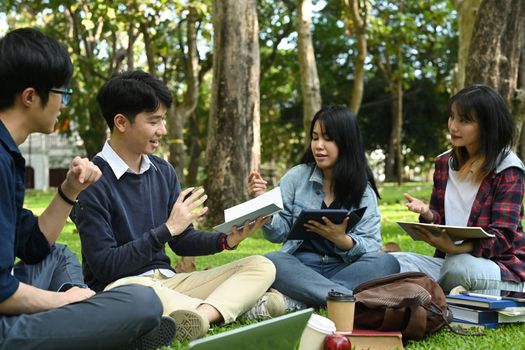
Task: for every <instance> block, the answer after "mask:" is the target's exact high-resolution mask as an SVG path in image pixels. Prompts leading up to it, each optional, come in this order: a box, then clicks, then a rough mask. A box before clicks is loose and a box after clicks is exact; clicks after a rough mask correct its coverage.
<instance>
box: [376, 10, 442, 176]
mask: <svg viewBox="0 0 525 350" xmlns="http://www.w3.org/2000/svg"><path fill="white" fill-rule="evenodd" d="M373 5H374V6H373V7H372V9H371V13H370V21H369V22H370V28H369V29H370V30H369V33H370V38H369V40H368V43H369V49H370V52H371V53H372V56H373V59H372V62H373V63H374V65H375V66H376V67H377V68H378V70H379V72H381V73H382V75H383V76H384V79H385V81H386V86H387V88H386V89H387V91H388V92H389V93H390V95H391V97H390V104H391V117H392V124H391V129H390V136H389V143H388V146H387V149H386V153H387V155H386V160H385V176H386V180H387V181H393V180H397V181H398V182H401V181H402V177H403V168H404V163H403V153H404V150H403V143H402V139H403V123H404V122H403V120H404V114H405V113H404V106H403V102H404V98H403V96H404V93H405V91H406V90H407V88H408V86H409V85H410V84H411V82H412V81H413V80H414V79H421V78H431V79H435V80H436V81H439V80H441V79H442V77H441V74H442V73H441V71H442V67H443V66H446V64H444V63H445V62H444V61H446V59H441V60H440V59H436V58H435V52H436V51H438V52H439V51H441V50H442V48H441V46H442V45H443V43H442V40H443V38H446V37H447V35H448V34H447V32H449V31H450V28H448V27H447V22H446V19H447V18H450V17H449V13H450V8H449V6H450V5H449V4H448V3H447V2H444V1H439V2H438V1H436V2H426V1H417V2H416V1H397V2H396V3H395V4H393V3H392V2H389V1H375V2H374V3H373Z"/></svg>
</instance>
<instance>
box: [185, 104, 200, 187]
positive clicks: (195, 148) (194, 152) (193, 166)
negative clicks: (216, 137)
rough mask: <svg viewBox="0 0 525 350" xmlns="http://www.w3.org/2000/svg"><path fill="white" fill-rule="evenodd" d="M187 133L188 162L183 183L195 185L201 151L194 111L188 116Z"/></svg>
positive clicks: (189, 185) (188, 185)
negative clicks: (188, 137)
mask: <svg viewBox="0 0 525 350" xmlns="http://www.w3.org/2000/svg"><path fill="white" fill-rule="evenodd" d="M189 121H190V125H189V133H190V135H191V143H190V149H189V152H188V153H189V155H190V159H189V162H188V174H187V175H186V176H185V184H186V186H187V187H191V186H196V185H197V175H198V173H199V163H200V162H199V159H200V157H201V153H202V147H201V145H200V140H201V137H202V136H201V133H200V131H199V127H198V122H197V115H196V113H195V112H193V113H192V115H191V117H190V120H189Z"/></svg>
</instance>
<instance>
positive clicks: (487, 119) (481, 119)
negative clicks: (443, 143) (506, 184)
mask: <svg viewBox="0 0 525 350" xmlns="http://www.w3.org/2000/svg"><path fill="white" fill-rule="evenodd" d="M452 109H454V110H455V112H456V113H457V115H458V116H459V117H460V118H461V119H463V120H465V121H472V122H477V123H478V125H479V150H478V154H477V155H476V156H475V157H476V159H477V160H478V161H479V166H476V168H475V170H474V179H476V180H478V181H481V180H482V179H483V178H484V177H486V176H487V175H488V174H490V173H492V172H493V171H494V169H496V167H497V165H498V164H497V162H498V156H499V155H500V154H502V153H503V154H505V152H509V151H510V147H511V146H512V144H513V140H514V119H512V115H511V114H510V111H509V109H508V108H507V105H506V104H505V101H504V100H503V98H502V97H501V95H500V94H499V93H498V92H497V91H496V90H495V89H493V88H491V87H489V86H486V85H472V86H469V87H466V88H464V89H463V90H461V91H459V92H458V93H457V94H456V95H454V96H452V97H451V98H450V101H449V104H448V112H449V115H452ZM453 150H454V152H452V168H453V169H455V170H460V172H461V170H462V169H461V168H462V167H463V166H464V165H465V164H469V160H470V161H472V160H473V159H469V154H468V152H467V150H466V148H465V147H453ZM501 159H503V158H501Z"/></svg>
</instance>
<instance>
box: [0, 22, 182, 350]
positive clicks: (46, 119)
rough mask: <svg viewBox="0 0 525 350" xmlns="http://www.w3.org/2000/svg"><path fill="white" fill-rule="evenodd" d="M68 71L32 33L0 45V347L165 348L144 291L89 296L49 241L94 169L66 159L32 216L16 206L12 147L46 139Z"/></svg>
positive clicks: (156, 307) (157, 316) (162, 321)
mask: <svg viewBox="0 0 525 350" xmlns="http://www.w3.org/2000/svg"><path fill="white" fill-rule="evenodd" d="M72 72H73V67H72V64H71V60H70V58H69V55H68V53H67V51H66V49H65V48H64V47H63V46H62V45H60V44H59V43H58V42H57V41H55V40H54V39H52V38H50V37H48V36H45V35H43V34H42V33H40V32H39V31H37V30H34V29H29V28H24V29H18V30H14V31H12V32H10V33H8V34H7V35H6V36H5V37H3V38H2V39H0V81H1V82H2V83H1V84H0V194H1V197H2V199H1V201H0V350H3V349H33V348H38V349H71V348H75V349H122V348H132V349H154V348H156V347H158V346H161V345H169V344H170V343H171V340H172V339H173V337H174V335H175V323H174V322H173V320H172V319H170V318H164V317H162V316H161V315H162V304H161V303H160V300H159V299H158V297H157V296H156V294H155V293H154V292H153V290H152V289H151V288H148V287H143V286H137V285H131V286H124V287H122V288H117V289H114V290H112V291H109V292H104V293H100V294H96V295H95V292H94V291H92V290H91V289H89V288H85V286H84V284H83V278H82V271H81V268H80V264H79V262H78V260H77V259H76V257H75V255H74V254H73V253H72V252H71V251H70V250H69V249H67V248H66V247H65V246H64V245H59V244H55V242H56V240H57V238H58V236H59V234H60V232H61V230H62V228H63V227H64V224H65V222H66V219H67V217H68V215H69V213H70V211H71V208H72V207H73V205H74V204H75V203H76V200H75V198H76V197H77V196H78V194H79V193H80V192H81V191H82V190H84V189H85V188H87V187H88V186H90V185H91V184H92V183H94V182H96V181H97V180H98V179H99V177H100V176H101V172H100V170H99V168H98V167H97V166H95V165H94V164H93V163H91V162H90V161H89V160H88V159H85V158H80V157H76V158H75V159H73V161H72V162H71V165H70V168H69V171H68V173H67V175H66V179H65V180H64V182H63V183H62V184H61V185H60V186H59V187H58V193H57V195H55V197H54V198H53V200H52V201H51V203H50V204H49V206H48V207H47V209H46V210H45V211H44V212H43V213H42V215H40V216H39V217H36V216H34V215H33V213H32V212H31V211H29V210H27V209H24V208H23V207H22V206H23V202H24V190H25V189H24V168H25V160H24V158H23V157H22V155H21V153H20V150H19V148H18V146H19V145H20V144H21V143H22V142H24V140H25V139H26V138H27V137H28V135H29V134H31V133H34V132H41V133H51V132H53V129H54V125H55V123H56V120H57V118H58V116H59V115H60V109H61V108H62V107H64V106H66V105H67V104H68V103H69V100H70V98H71V94H72V90H71V89H68V88H66V86H67V84H68V82H69V80H70V79H71V76H72ZM15 258H18V259H19V261H18V262H17V263H16V264H15Z"/></svg>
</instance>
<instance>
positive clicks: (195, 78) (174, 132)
mask: <svg viewBox="0 0 525 350" xmlns="http://www.w3.org/2000/svg"><path fill="white" fill-rule="evenodd" d="M197 16H198V12H197V9H196V8H195V7H194V6H191V5H190V6H189V9H188V17H187V19H186V35H187V48H188V54H187V57H185V59H184V61H185V62H183V63H184V65H185V68H186V74H185V76H186V82H187V87H186V91H185V93H184V97H183V100H182V102H181V103H178V102H177V101H176V102H175V104H174V105H173V106H172V108H170V110H169V111H168V143H169V151H170V156H169V161H170V163H171V164H172V165H173V166H174V167H175V170H176V171H177V174H178V176H179V179H180V180H181V181H182V182H184V158H185V157H184V138H183V132H184V125H185V122H186V120H187V119H188V118H189V117H190V116H191V115H192V114H193V113H194V112H195V109H196V108H197V101H198V99H199V57H198V52H197V30H196V28H195V23H196V21H197ZM144 27H145V24H144ZM144 31H145V32H146V33H147V29H144ZM181 44H182V43H181ZM146 47H148V46H147V45H146ZM151 55H153V52H152V53H151ZM149 57H150V55H148V62H149V61H153V57H151V59H150V58H149ZM152 66H154V65H153V64H152ZM151 69H154V68H153V67H150V70H151Z"/></svg>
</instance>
